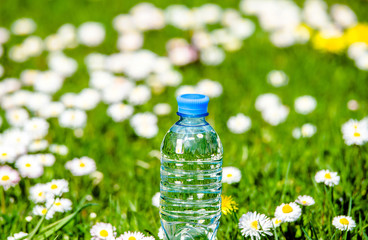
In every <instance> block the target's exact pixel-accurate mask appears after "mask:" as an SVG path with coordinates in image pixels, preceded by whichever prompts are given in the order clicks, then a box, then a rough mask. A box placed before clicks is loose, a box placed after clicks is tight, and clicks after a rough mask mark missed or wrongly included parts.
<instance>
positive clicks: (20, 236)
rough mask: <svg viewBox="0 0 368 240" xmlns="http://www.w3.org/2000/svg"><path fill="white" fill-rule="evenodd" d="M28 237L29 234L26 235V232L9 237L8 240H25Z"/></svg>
mask: <svg viewBox="0 0 368 240" xmlns="http://www.w3.org/2000/svg"><path fill="white" fill-rule="evenodd" d="M26 236H28V233H25V232H19V233H14V235H13V236H10V237H8V238H7V240H17V239H23V237H26ZM25 239H26V238H25Z"/></svg>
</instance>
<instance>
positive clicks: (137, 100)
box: [128, 85, 151, 105]
mask: <svg viewBox="0 0 368 240" xmlns="http://www.w3.org/2000/svg"><path fill="white" fill-rule="evenodd" d="M150 99H151V89H150V88H149V87H147V86H146V85H138V86H136V87H135V88H133V90H132V91H131V92H130V94H129V97H128V102H129V103H131V104H132V105H143V104H145V103H146V102H147V101H148V100H150Z"/></svg>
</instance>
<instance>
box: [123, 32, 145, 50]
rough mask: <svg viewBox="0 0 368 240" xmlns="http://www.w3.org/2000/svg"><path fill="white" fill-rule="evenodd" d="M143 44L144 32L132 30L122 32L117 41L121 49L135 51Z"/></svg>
mask: <svg viewBox="0 0 368 240" xmlns="http://www.w3.org/2000/svg"><path fill="white" fill-rule="evenodd" d="M142 45H143V34H142V33H140V32H137V31H130V32H125V33H123V34H121V35H120V36H119V38H118V41H117V48H118V49H119V50H120V51H135V50H138V49H140V48H141V47H142Z"/></svg>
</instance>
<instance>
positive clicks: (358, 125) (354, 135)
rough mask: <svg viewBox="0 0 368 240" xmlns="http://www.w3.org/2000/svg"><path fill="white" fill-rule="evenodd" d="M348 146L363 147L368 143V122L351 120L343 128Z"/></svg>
mask: <svg viewBox="0 0 368 240" xmlns="http://www.w3.org/2000/svg"><path fill="white" fill-rule="evenodd" d="M341 132H342V137H343V139H344V141H345V144H346V145H349V146H350V145H353V144H354V145H363V144H364V143H366V142H367V141H368V121H367V120H364V119H363V120H361V121H358V120H354V119H350V120H349V121H347V122H346V123H344V124H343V125H342V127H341Z"/></svg>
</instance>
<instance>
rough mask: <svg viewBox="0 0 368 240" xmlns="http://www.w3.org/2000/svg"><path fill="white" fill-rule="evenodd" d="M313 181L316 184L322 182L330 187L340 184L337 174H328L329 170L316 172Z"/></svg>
mask: <svg viewBox="0 0 368 240" xmlns="http://www.w3.org/2000/svg"><path fill="white" fill-rule="evenodd" d="M314 179H315V180H316V182H317V183H321V182H323V183H324V184H326V185H327V186H330V187H333V186H335V185H338V184H339V182H340V176H338V175H337V172H330V171H329V170H321V171H319V172H317V173H316V176H315V177H314Z"/></svg>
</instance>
